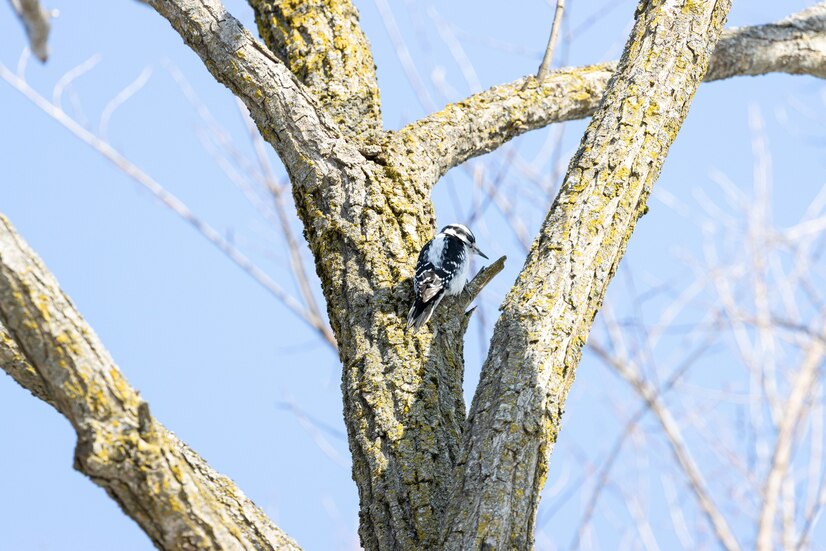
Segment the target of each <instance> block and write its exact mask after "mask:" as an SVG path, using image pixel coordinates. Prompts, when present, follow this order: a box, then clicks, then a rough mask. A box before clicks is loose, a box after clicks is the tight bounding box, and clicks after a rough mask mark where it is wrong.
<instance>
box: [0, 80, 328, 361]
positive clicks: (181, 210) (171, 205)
mask: <svg viewBox="0 0 826 551" xmlns="http://www.w3.org/2000/svg"><path fill="white" fill-rule="evenodd" d="M0 78H2V79H3V80H5V81H6V82H8V83H9V84H11V85H12V86H13V87H14V88H15V89H16V90H18V91H19V92H20V93H22V94H23V95H24V96H25V97H26V98H27V99H29V100H30V101H31V102H32V103H34V104H35V105H36V106H37V107H39V108H40V109H41V110H42V111H43V112H44V113H46V114H47V115H49V116H50V117H52V118H53V119H54V120H56V121H57V122H59V123H60V124H61V125H63V127H65V128H66V129H67V130H69V131H70V132H71V133H72V134H74V135H75V136H77V137H78V138H79V139H80V140H82V141H83V142H84V143H86V144H88V145H89V146H90V147H92V148H93V149H95V150H96V151H97V152H98V153H100V154H101V155H103V156H104V157H105V158H106V159H107V160H108V161H110V162H111V163H113V164H114V165H115V166H117V167H118V168H119V169H120V170H122V171H123V172H124V174H126V175H127V176H129V177H130V178H132V179H133V180H135V181H136V182H137V183H139V184H140V185H141V186H143V187H144V188H145V189H147V190H148V191H149V192H150V193H151V194H152V195H153V196H155V198H157V199H158V200H159V201H160V202H161V204H163V205H164V206H165V207H167V208H168V209H170V210H171V211H173V212H174V213H175V214H176V215H178V216H179V217H180V218H181V219H183V220H184V221H185V222H187V223H188V224H189V225H190V226H192V227H193V228H195V230H197V231H198V233H200V234H201V235H202V236H203V237H204V238H205V239H206V240H207V241H209V242H210V243H211V244H212V245H213V246H215V247H216V248H217V249H218V250H219V251H221V252H222V253H223V254H224V255H225V256H226V257H227V258H229V259H230V260H231V261H232V262H233V263H235V264H236V265H237V266H238V267H239V268H241V269H242V270H244V271H245V272H246V273H247V274H248V275H249V276H251V277H252V278H253V279H254V280H255V281H256V282H258V283H259V284H260V285H262V286H263V287H264V288H265V289H266V290H267V291H268V292H269V293H271V294H272V295H273V296H274V297H275V298H277V299H278V300H279V301H280V302H281V303H282V304H284V306H286V307H287V308H288V309H289V310H291V311H292V312H293V313H294V314H296V315H297V316H298V317H299V318H300V319H301V320H303V321H304V322H306V323H307V324H308V325H309V326H310V327H312V328H313V329H314V330H316V331H318V333H319V334H320V335H321V337H322V338H323V339H324V340H325V341H326V342H327V343H328V344H330V345H331V346H332V347H333V348H334V349H335V348H336V347H337V345H336V340H335V336H334V335H333V334H332V332H331V331H330V328H329V327H328V326H327V324H326V323H325V322H324V320H323V319H322V318H321V317H320V316H319V315H318V314H317V312H315V313H314V312H312V311H308V310H307V309H305V308H304V307H303V306H302V305H301V304H300V303H299V302H298V301H297V300H296V299H295V298H293V296H292V295H290V294H289V293H287V292H286V291H284V289H282V287H281V286H280V285H279V284H278V283H277V282H276V281H275V280H274V279H272V278H271V277H270V276H269V275H268V274H267V273H266V272H264V271H263V270H262V269H261V268H260V267H258V265H256V264H255V263H254V262H252V260H250V258H249V257H247V256H246V255H245V254H244V253H242V252H241V251H239V250H238V249H237V248H236V247H234V246H233V245H232V244H231V243H229V242H228V241H227V240H226V239H224V238H223V237H222V236H221V234H220V232H218V230H216V229H215V228H213V227H212V226H210V225H209V224H207V223H206V222H204V221H203V220H201V219H200V218H199V217H198V216H196V215H195V213H193V212H192V211H191V210H190V209H189V207H187V206H186V204H184V203H183V201H181V200H180V199H178V197H176V196H175V195H173V194H171V193H170V192H168V191H167V190H166V189H165V188H164V187H163V186H161V184H159V183H158V182H157V181H156V180H155V179H153V178H152V177H151V176H149V175H148V174H146V173H145V172H144V171H143V170H141V169H140V168H139V167H138V166H136V165H135V164H133V163H132V162H131V161H129V159H127V158H126V157H124V156H123V154H121V153H120V152H119V151H117V150H116V149H114V148H113V147H112V146H111V145H110V144H109V143H108V142H106V141H104V140H102V139H101V138H99V137H98V136H95V135H94V134H92V133H91V132H89V131H88V130H86V129H85V128H83V127H82V126H81V125H80V124H78V123H77V121H75V120H74V119H72V118H71V117H69V115H67V114H66V112H65V111H63V110H62V109H61V108H60V107H59V106H57V105H54V104H51V103H49V102H48V101H47V100H46V98H44V97H43V96H41V95H39V94H38V93H37V92H36V91H35V90H34V89H32V88H31V87H30V86H29V85H28V83H26V82H25V81H23V80H21V79H19V78H18V77H17V76H16V75H14V74H12V73H11V71H9V70H8V69H7V68H6V67H5V66H3V65H2V64H0Z"/></svg>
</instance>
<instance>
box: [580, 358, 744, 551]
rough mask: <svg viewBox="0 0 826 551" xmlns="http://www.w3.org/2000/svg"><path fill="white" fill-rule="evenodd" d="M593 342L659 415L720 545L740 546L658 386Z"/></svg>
mask: <svg viewBox="0 0 826 551" xmlns="http://www.w3.org/2000/svg"><path fill="white" fill-rule="evenodd" d="M590 346H591V349H592V350H593V351H594V353H596V354H597V355H598V356H599V357H600V358H602V360H603V361H604V362H605V363H606V364H607V365H609V366H611V367H612V368H613V369H614V370H615V371H616V372H617V373H618V374H619V375H620V376H621V377H622V378H623V379H625V380H626V381H627V382H628V384H630V385H631V387H632V388H633V389H634V390H635V391H636V392H637V393H638V394H639V395H640V397H641V398H642V399H643V400H645V402H646V404H647V405H648V407H649V408H651V411H653V412H654V414H655V415H656V416H657V419H658V420H659V421H660V424H661V425H662V428H663V432H664V433H665V435H666V438H667V439H668V443H669V445H670V446H671V451H672V453H673V454H674V457H675V458H676V459H677V463H678V464H679V465H680V468H681V469H682V471H683V472H684V473H685V475H686V477H687V478H688V482H689V487H690V488H691V490H692V492H694V495H695V496H696V497H697V501H698V503H699V504H700V508H701V509H702V511H703V513H704V514H705V516H706V518H707V519H708V521H709V523H710V524H711V526H712V527H713V528H714V534H715V535H716V536H717V540H718V542H719V544H720V546H721V547H723V548H724V549H727V550H729V551H734V550H737V549H740V546H739V544H738V543H737V540H736V539H735V538H734V534H733V533H732V531H731V528H730V527H729V525H728V522H727V521H726V519H725V517H723V515H722V513H721V512H720V510H719V508H718V507H717V506H716V504H715V503H714V500H713V499H712V498H711V494H710V493H709V491H708V487H707V485H706V482H705V480H704V479H703V475H702V473H701V472H700V469H699V468H698V467H697V463H696V462H695V461H694V458H693V457H692V456H691V452H690V451H689V449H688V447H687V446H686V444H685V441H684V440H683V437H682V433H681V431H680V426H679V424H678V423H677V421H676V420H675V419H674V417H673V416H672V415H671V412H670V411H669V410H668V408H667V407H666V406H665V404H664V403H663V401H662V399H661V398H660V397H659V395H658V393H657V391H656V389H655V388H654V387H653V386H651V384H650V383H648V382H647V381H646V380H644V379H643V378H642V377H641V376H640V375H639V369H637V368H635V367H634V366H633V365H630V364H629V363H626V362H622V361H619V360H618V358H616V357H614V356H612V355H611V354H609V353H608V351H607V350H605V349H604V348H602V347H601V346H600V345H599V344H596V343H592V344H591V345H590Z"/></svg>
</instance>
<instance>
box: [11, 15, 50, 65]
mask: <svg viewBox="0 0 826 551" xmlns="http://www.w3.org/2000/svg"><path fill="white" fill-rule="evenodd" d="M10 1H11V7H12V8H14V11H15V12H16V13H17V16H18V17H19V18H20V21H22V22H23V27H24V28H25V29H26V35H27V36H28V37H29V47H30V48H31V49H32V53H34V55H35V56H36V57H37V59H39V60H40V61H42V62H43V63H45V62H46V60H47V59H49V31H50V30H51V27H52V26H51V24H50V23H49V19H51V18H52V14H51V13H49V12H48V11H47V10H44V9H43V7H42V6H41V5H40V2H39V1H38V0H10Z"/></svg>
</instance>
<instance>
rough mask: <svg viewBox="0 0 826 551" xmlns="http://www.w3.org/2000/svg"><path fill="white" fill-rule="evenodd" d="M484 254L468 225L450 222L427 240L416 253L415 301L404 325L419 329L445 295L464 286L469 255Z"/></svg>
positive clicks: (484, 256)
mask: <svg viewBox="0 0 826 551" xmlns="http://www.w3.org/2000/svg"><path fill="white" fill-rule="evenodd" d="M471 254H478V255H479V256H481V257H482V258H487V255H486V254H485V253H483V252H482V251H480V250H479V248H478V247H477V246H476V237H474V235H473V232H472V231H470V230H469V229H468V228H467V226H464V225H462V224H450V225H448V226H445V227H444V228H442V231H440V232H439V233H438V234H437V235H436V237H434V238H433V239H431V240H430V241H428V242H427V244H426V245H425V246H424V247H422V250H421V252H420V253H419V260H418V262H417V263H416V277H414V278H413V292H414V293H415V294H416V300H415V302H413V306H412V307H411V308H410V312H409V313H408V314H407V328H408V329H410V328H411V327H412V328H413V331H414V332H415V331H418V330H419V329H420V328H421V327H422V325H424V324H425V323H427V320H429V319H430V316H431V315H432V314H433V310H434V309H435V308H436V306H438V304H439V302H441V300H442V298H444V296H445V295H458V294H459V293H461V292H462V290H463V289H464V288H465V283H466V282H467V274H468V268H469V267H470V255H471Z"/></svg>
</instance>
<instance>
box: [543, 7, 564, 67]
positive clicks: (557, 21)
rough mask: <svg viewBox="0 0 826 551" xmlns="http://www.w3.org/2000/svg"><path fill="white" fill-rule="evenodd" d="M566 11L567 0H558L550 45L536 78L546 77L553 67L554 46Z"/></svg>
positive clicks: (546, 49)
mask: <svg viewBox="0 0 826 551" xmlns="http://www.w3.org/2000/svg"><path fill="white" fill-rule="evenodd" d="M564 11H565V0H556V10H555V11H554V22H553V25H551V36H550V37H548V46H547V47H546V48H545V57H543V58H542V64H541V65H539V71H537V73H536V80H542V79H544V78H545V76H546V75H547V74H548V71H549V70H550V68H551V60H552V59H553V57H554V48H556V40H557V38H558V37H559V27H560V25H561V24H562V13H563V12H564Z"/></svg>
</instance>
